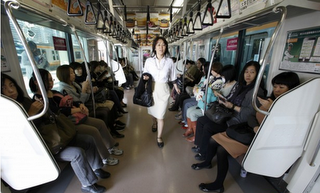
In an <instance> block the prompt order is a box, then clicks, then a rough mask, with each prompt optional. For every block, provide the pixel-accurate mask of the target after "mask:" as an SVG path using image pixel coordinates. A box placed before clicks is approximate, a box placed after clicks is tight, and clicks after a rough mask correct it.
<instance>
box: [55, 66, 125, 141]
mask: <svg viewBox="0 0 320 193" xmlns="http://www.w3.org/2000/svg"><path fill="white" fill-rule="evenodd" d="M57 77H58V79H59V80H60V82H59V92H61V93H63V92H64V91H65V92H67V93H68V94H69V95H70V96H72V98H73V100H74V101H80V102H82V103H86V102H87V101H89V100H90V94H89V93H91V92H90V85H89V81H84V82H83V83H82V87H80V86H79V85H78V84H77V83H76V82H74V81H75V73H74V70H73V69H72V68H71V66H69V65H62V66H59V67H58V68H57ZM95 88H96V87H93V89H95ZM96 90H97V88H96ZM94 92H95V91H94ZM89 113H90V116H91V115H92V114H93V113H92V112H89ZM96 116H97V118H99V119H101V120H103V121H104V122H105V124H106V125H107V126H108V127H109V128H110V130H111V134H112V135H113V136H115V137H117V138H123V137H124V135H123V134H120V133H119V132H117V130H119V129H123V127H124V126H125V125H124V123H122V122H121V121H119V120H116V119H117V117H116V116H117V113H116V110H115V107H112V108H111V109H109V108H107V107H98V108H96Z"/></svg>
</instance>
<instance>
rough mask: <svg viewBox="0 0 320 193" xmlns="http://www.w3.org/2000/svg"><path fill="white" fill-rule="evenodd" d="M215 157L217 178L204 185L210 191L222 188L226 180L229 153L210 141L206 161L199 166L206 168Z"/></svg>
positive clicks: (213, 141)
mask: <svg viewBox="0 0 320 193" xmlns="http://www.w3.org/2000/svg"><path fill="white" fill-rule="evenodd" d="M215 155H217V168H218V172H217V177H216V180H215V181H214V182H212V183H210V184H207V185H206V187H207V188H208V189H212V190H214V189H218V188H221V187H222V186H223V182H224V180H225V179H226V176H227V172H228V169H229V161H228V155H229V153H228V152H227V150H225V149H224V148H223V147H222V146H221V145H220V144H218V143H217V142H216V141H215V140H213V139H211V140H210V143H209V146H208V151H207V156H206V160H205V161H204V162H202V163H201V165H203V166H207V165H209V164H211V161H212V159H213V157H214V156H215Z"/></svg>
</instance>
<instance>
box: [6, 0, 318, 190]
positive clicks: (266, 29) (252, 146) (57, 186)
mask: <svg viewBox="0 0 320 193" xmlns="http://www.w3.org/2000/svg"><path fill="white" fill-rule="evenodd" d="M319 18H320V1H319V0H207V1H205V0H202V1H201V0H145V1H142V0H1V76H2V77H5V75H8V76H10V77H12V78H13V79H14V80H15V81H16V84H17V85H19V87H21V89H22V92H23V94H24V96H25V97H27V98H30V99H31V100H33V99H36V98H35V97H34V93H33V92H32V90H31V89H30V86H29V82H30V80H33V81H36V82H37V84H38V85H39V86H38V87H39V89H40V93H41V94H42V97H43V98H42V101H41V103H42V104H43V108H42V109H41V110H40V111H39V112H38V113H36V114H35V115H30V114H28V110H27V109H24V107H23V106H22V104H20V103H19V102H17V101H16V100H14V99H12V97H10V95H9V96H8V95H6V93H7V92H5V90H6V91H8V90H10V89H12V88H11V87H12V86H15V85H12V84H13V83H11V84H10V85H11V86H10V88H8V85H6V84H5V82H4V79H1V81H2V82H1V97H0V104H1V105H0V106H1V108H0V117H1V118H0V125H1V127H0V128H1V129H0V149H1V150H0V155H1V159H0V163H1V166H0V168H1V192H3V193H9V192H30V193H40V192H41V193H42V192H46V193H47V192H48V193H49V192H54V193H58V192H61V193H62V192H65V193H74V192H81V191H82V192H94V193H95V192H110V193H112V192H114V193H120V192H123V193H129V192H130V193H138V192H140V193H146V192H154V193H181V192H186V193H196V192H210V191H212V192H226V193H242V192H243V193H316V192H320V181H319V175H320V154H319V152H320V140H319V139H320V114H319V113H320V22H319V20H318V19H319ZM159 37H160V39H159ZM154 40H158V42H156V41H154ZM159 41H161V42H162V43H163V44H162V48H163V49H165V50H167V51H168V54H167V55H165V60H166V61H170V65H171V68H170V69H171V71H170V72H171V73H172V74H174V75H172V77H174V79H175V78H176V75H177V74H179V76H178V77H180V80H182V87H181V90H180V89H179V91H180V92H181V93H186V91H187V90H186V88H185V87H184V85H183V84H185V80H187V79H186V77H187V76H188V68H189V67H188V66H189V64H188V63H189V62H190V63H196V62H197V61H198V60H199V59H200V58H203V59H204V60H205V61H206V64H207V66H208V69H213V67H214V65H215V64H216V63H221V64H222V68H223V67H224V66H226V65H230V66H232V67H233V68H234V69H235V73H234V76H235V79H236V80H241V76H243V73H241V72H242V71H244V70H246V69H244V68H247V67H246V66H247V65H246V64H247V63H249V62H256V63H258V64H259V68H258V69H259V71H256V72H255V74H254V76H255V83H254V84H253V85H254V86H252V95H250V97H251V98H252V100H251V101H250V103H248V105H249V106H250V108H252V109H253V111H254V114H255V113H256V112H257V113H260V114H261V115H263V118H262V119H261V123H260V126H259V127H258V130H256V132H255V133H254V136H253V137H252V140H251V141H250V143H249V144H246V145H245V147H246V149H245V151H244V152H243V153H241V155H238V156H231V155H230V152H229V151H228V150H226V148H224V151H226V152H228V155H227V160H226V162H227V164H226V163H221V162H219V160H220V159H219V154H218V155H217V156H214V157H213V159H212V160H209V161H210V163H211V164H210V167H209V166H207V167H204V168H201V167H200V168H199V167H198V168H195V167H193V165H194V164H195V163H200V161H199V160H196V159H195V158H196V157H195V155H198V154H195V152H194V151H192V150H194V148H197V147H198V146H197V145H199V144H196V143H195V142H194V141H193V140H189V141H188V140H186V137H185V136H183V134H184V133H185V132H186V128H190V124H189V125H187V126H186V127H184V125H181V120H180V118H179V108H178V109H177V110H172V109H171V110H169V109H170V107H171V106H172V105H174V104H175V100H178V98H175V96H177V94H176V93H175V92H177V90H176V89H175V85H176V84H177V85H178V86H179V84H178V81H177V80H178V79H179V78H177V79H175V80H171V79H170V80H168V81H167V82H168V85H167V87H166V88H169V89H170V91H169V92H170V96H169V95H168V96H169V97H168V101H167V106H165V109H166V112H165V115H164V118H163V119H159V120H161V121H162V120H163V122H162V123H163V124H164V125H162V126H163V132H162V136H161V137H162V140H163V141H161V142H163V143H164V144H163V143H162V145H159V143H160V142H159V140H158V138H157V137H158V135H157V132H154V129H155V128H154V122H153V119H152V116H151V115H150V114H149V113H150V112H149V111H150V109H151V108H152V107H145V106H142V105H138V104H136V102H135V103H134V102H133V101H134V100H133V99H134V97H136V93H138V90H139V89H138V87H139V85H140V83H141V82H144V81H145V77H144V76H143V74H144V73H145V72H148V71H147V69H148V67H147V65H149V64H148V61H150V60H148V59H149V58H157V57H158V55H157V44H158V43H159ZM170 58H171V59H175V60H171V59H170ZM158 59H159V58H158ZM92 61H98V62H100V63H101V61H103V62H104V63H106V64H107V66H108V68H109V69H110V70H111V71H110V72H111V73H110V75H109V78H111V79H110V80H111V84H112V87H110V88H109V90H112V91H115V90H116V89H118V91H119V92H122V93H123V97H122V98H121V99H120V101H121V100H122V101H121V102H122V104H123V106H122V107H123V108H124V110H125V111H124V112H128V113H125V114H121V113H120V114H118V113H117V115H114V114H112V116H116V117H118V120H120V121H121V122H122V123H124V124H125V128H124V129H121V130H120V129H119V131H117V133H118V134H120V136H123V137H122V138H118V137H117V136H119V135H112V137H113V140H114V141H116V142H117V144H118V145H119V146H118V147H117V148H118V149H121V150H122V153H121V154H122V155H112V157H113V158H115V159H116V160H117V164H114V165H113V166H111V165H110V164H109V165H108V164H104V165H103V166H102V169H103V171H107V172H108V173H109V174H111V175H109V176H108V177H106V176H102V177H103V178H102V177H101V175H99V174H96V172H95V174H96V175H97V176H94V179H95V180H92V181H94V184H92V183H91V184H83V183H82V181H80V180H79V178H78V173H77V172H75V169H74V167H75V166H74V165H75V164H74V160H71V161H61V160H59V159H57V156H59V154H61V152H62V151H63V150H64V149H63V148H62V149H60V150H59V151H58V152H55V153H54V152H53V151H51V149H50V147H49V145H48V144H47V141H46V140H45V137H44V135H43V133H42V132H40V130H39V128H37V124H35V122H36V120H37V119H39V118H42V117H45V116H46V114H47V113H48V112H50V111H51V110H50V108H49V99H48V96H47V94H46V90H45V88H46V87H45V84H46V83H45V82H44V81H43V79H42V78H41V73H40V71H39V70H40V69H46V70H47V71H48V72H50V74H51V76H52V81H53V83H52V87H53V88H52V89H53V90H59V86H60V85H61V84H59V82H60V81H61V80H59V78H61V77H60V76H58V75H57V74H58V73H57V69H59V67H60V66H65V65H69V64H71V63H73V62H77V63H79V64H81V65H82V70H83V73H84V74H85V76H86V77H85V81H86V82H88V83H89V90H90V91H89V92H88V96H89V95H92V96H91V97H90V99H89V102H91V103H93V105H95V103H96V101H95V97H93V95H94V93H93V90H94V88H95V85H94V82H93V78H92V72H90V68H91V67H92V66H94V65H93V64H94V63H93V62H92ZM155 61H156V60H155ZM158 61H161V59H159V60H158ZM129 67H130V69H131V72H132V73H134V74H135V75H136V77H135V79H134V80H133V82H132V83H130V84H129V83H128V81H129V79H128V77H127V72H126V71H127V69H128V68H129ZM70 69H71V68H70ZM200 70H201V69H200ZM208 71H209V72H206V73H208V74H206V73H203V76H205V77H208V78H209V77H211V75H210V73H211V72H210V70H208ZM285 72H293V73H294V74H296V75H297V76H298V78H299V84H298V85H296V86H295V87H294V88H292V89H290V90H288V91H286V92H284V93H282V94H281V95H280V96H278V97H277V98H276V99H274V100H273V102H272V104H271V106H270V107H269V109H268V110H266V109H263V110H262V109H261V108H260V105H261V104H260V102H259V100H257V99H258V98H261V97H262V96H260V95H259V87H260V86H261V85H263V87H264V88H265V92H266V94H265V95H266V96H270V95H272V93H273V91H272V90H273V89H274V87H275V86H274V85H275V84H274V82H273V81H272V80H273V77H275V76H276V75H278V74H280V73H285ZM70 73H71V72H70ZM73 73H74V72H72V73H71V74H73ZM150 73H153V72H150ZM244 73H246V72H244ZM90 74H91V75H90ZM144 75H145V74H144ZM58 77H59V78H58ZM208 82H209V81H206V82H204V86H203V87H202V89H203V90H202V91H203V93H204V96H202V98H201V99H199V100H202V101H203V102H204V109H202V111H199V112H201V113H202V114H201V115H200V116H199V118H198V120H199V119H200V118H201V117H206V116H207V115H206V111H208V108H209V105H210V104H207V100H206V98H207V97H208V95H209V93H210V92H209V90H210V89H211V87H210V86H208V85H209V83H208ZM141 85H143V84H141ZM197 85H198V84H197V83H195V84H193V85H192V86H191V88H193V86H197ZM191 90H192V89H191ZM166 92H167V91H166ZM181 93H180V94H181ZM189 94H190V93H189ZM190 95H191V96H188V97H189V98H194V97H195V96H192V95H195V93H194V92H191V94H190ZM151 96H152V95H151ZM153 97H155V96H154V95H153ZM118 98H119V97H118ZM216 100H217V101H220V100H219V99H216ZM194 101H196V99H194ZM257 101H258V102H257ZM220 102H221V101H220ZM195 105H197V103H195ZM183 107H184V106H183ZM194 107H195V106H194ZM107 108H108V107H107ZM163 108H164V107H163ZM190 108H191V107H190ZM195 109H196V108H195ZM232 109H234V110H235V111H236V110H238V112H239V113H240V112H241V110H243V109H241V107H239V109H238V108H237V106H235V105H234V104H233V106H232ZM109 110H110V109H109ZM180 110H182V109H181V108H180ZM93 111H94V112H95V111H96V109H95V108H93ZM110 112H111V111H110ZM95 115H96V114H95V113H93V117H94V116H95ZM108 115H109V116H111V115H110V114H108ZM159 120H158V125H157V127H159ZM179 120H180V121H179ZM198 123H199V121H198ZM198 123H197V124H196V128H197V131H196V132H195V133H194V136H195V137H196V138H197V137H198V138H199V136H197V135H198V130H200V129H204V128H199V127H200V125H199V124H198ZM185 124H186V123H185ZM160 126H161V125H160ZM162 126H161V127H162ZM157 127H156V128H157ZM227 127H228V126H227ZM109 129H110V128H109ZM158 129H159V128H158ZM194 129H195V128H194ZM211 129H214V128H211ZM110 133H111V134H112V132H111V131H110ZM196 134H197V135H196ZM75 135H79V132H77V134H75ZM215 135H216V134H215ZM210 138H211V139H210V143H212V141H213V142H214V141H215V139H216V138H215V137H214V135H212V137H210ZM212 138H213V139H212ZM199 140H201V139H199ZM232 140H235V139H232ZM200 143H202V142H200ZM67 146H68V145H67ZM70 146H72V145H70ZM220 146H221V144H220ZM93 148H95V147H93ZM79 149H81V148H79ZM82 151H83V150H82ZM111 154H112V152H111ZM207 157H208V156H207ZM85 159H90V158H87V157H85ZM98 159H100V157H99V158H98ZM204 159H208V158H204ZM98 161H99V163H100V160H98ZM222 164H224V165H227V174H226V176H225V177H224V178H223V179H222V181H223V185H222V186H220V187H218V188H212V186H210V185H213V183H212V182H216V181H217V178H218V176H219V175H221V174H219V172H218V171H220V170H219V166H221V165H222ZM79 167H80V168H82V166H79ZM91 168H92V170H93V167H92V166H91ZM82 169H83V170H81V171H83V172H84V174H82V175H84V176H85V177H86V178H87V177H88V176H86V175H85V173H86V172H88V171H85V170H86V169H85V168H82ZM95 169H96V168H95ZM200 169H201V170H200ZM197 170H200V171H197ZM91 172H92V171H91ZM88 178H89V177H88ZM104 178H108V179H104ZM87 187H89V188H87ZM90 187H91V188H90ZM210 187H211V188H210Z"/></svg>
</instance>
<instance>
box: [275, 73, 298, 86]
mask: <svg viewBox="0 0 320 193" xmlns="http://www.w3.org/2000/svg"><path fill="white" fill-rule="evenodd" d="M271 83H272V85H274V84H283V85H286V86H287V87H288V88H289V90H290V89H292V88H294V87H296V86H298V85H299V84H300V79H299V76H298V75H297V74H296V73H295V72H282V73H280V74H278V75H276V76H275V77H273V79H272V81H271Z"/></svg>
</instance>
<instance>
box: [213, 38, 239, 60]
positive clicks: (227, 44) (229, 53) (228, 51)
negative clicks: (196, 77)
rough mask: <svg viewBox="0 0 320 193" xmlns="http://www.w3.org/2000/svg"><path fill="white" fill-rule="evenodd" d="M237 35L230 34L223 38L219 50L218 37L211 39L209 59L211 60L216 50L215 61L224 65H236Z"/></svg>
mask: <svg viewBox="0 0 320 193" xmlns="http://www.w3.org/2000/svg"><path fill="white" fill-rule="evenodd" d="M237 37H238V36H237V35H234V33H233V34H229V35H227V36H226V37H222V38H221V39H220V41H219V43H218V46H217V48H216V49H215V46H216V37H213V38H211V40H210V48H211V49H210V52H209V58H210V59H211V57H212V54H213V51H214V50H215V51H216V52H215V54H214V61H219V62H221V63H222V64H223V65H227V64H232V65H235V60H236V51H237Z"/></svg>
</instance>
